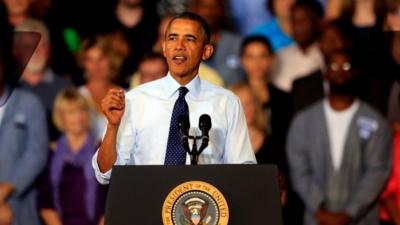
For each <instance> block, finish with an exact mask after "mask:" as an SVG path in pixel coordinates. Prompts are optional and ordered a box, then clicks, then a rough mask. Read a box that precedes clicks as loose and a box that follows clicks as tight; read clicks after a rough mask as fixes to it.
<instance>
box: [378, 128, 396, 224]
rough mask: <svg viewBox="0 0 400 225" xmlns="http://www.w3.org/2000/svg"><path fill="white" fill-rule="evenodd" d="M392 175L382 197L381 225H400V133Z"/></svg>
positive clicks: (394, 153)
mask: <svg viewBox="0 0 400 225" xmlns="http://www.w3.org/2000/svg"><path fill="white" fill-rule="evenodd" d="M392 159H393V160H392V173H391V174H390V177H389V181H388V183H387V184H386V187H385V190H384V191H383V193H382V195H381V211H380V218H381V225H398V224H400V168H399V165H400V132H399V131H397V132H396V133H395V135H394V141H393V157H392Z"/></svg>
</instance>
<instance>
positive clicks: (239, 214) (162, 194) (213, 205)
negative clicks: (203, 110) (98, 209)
mask: <svg viewBox="0 0 400 225" xmlns="http://www.w3.org/2000/svg"><path fill="white" fill-rule="evenodd" d="M228 221H229V222H228ZM105 224H106V225H134V224H140V225H161V224H164V225H186V224H187V225H190V224H199V225H206V224H207V225H214V224H215V225H224V224H229V225H260V224H269V225H282V216H281V206H280V198H279V188H278V173H277V168H276V167H275V166H272V165H198V166H114V168H113V172H112V177H111V182H110V187H109V192H108V196H107V203H106V214H105Z"/></svg>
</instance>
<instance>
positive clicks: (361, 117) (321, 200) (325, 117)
mask: <svg viewBox="0 0 400 225" xmlns="http://www.w3.org/2000/svg"><path fill="white" fill-rule="evenodd" d="M325 76H326V80H327V81H328V82H329V88H330V92H329V94H328V96H327V97H326V98H325V99H323V100H320V101H318V102H317V103H315V104H313V105H311V106H310V107H308V108H306V109H305V110H304V111H301V112H300V113H299V114H298V115H297V116H296V117H295V119H294V121H293V123H292V125H291V128H290V131H289V135H288V140H287V151H288V153H287V155H288V160H289V167H290V171H291V178H292V182H293V186H294V190H295V191H296V192H297V193H298V194H299V196H300V198H301V199H302V200H303V202H304V204H305V216H304V222H305V223H304V224H308V225H313V224H318V225H324V224H326V225H347V224H354V225H361V224H363V225H364V224H366V225H378V224H379V217H378V207H377V206H378V205H377V201H376V200H377V197H378V196H379V193H380V191H381V189H382V187H383V185H384V184H385V181H386V179H387V176H388V174H389V171H390V153H391V130H390V128H389V126H388V125H387V124H386V122H385V120H384V119H383V118H382V117H381V116H380V115H379V113H378V112H376V111H375V110H374V109H372V108H371V107H370V106H368V105H367V104H366V103H364V102H363V101H361V100H359V99H358V98H357V97H356V96H357V95H356V92H357V90H358V75H357V69H356V64H355V61H354V60H353V58H352V55H351V54H350V52H348V51H345V50H339V51H335V52H333V53H331V54H330V56H328V58H327V71H326V74H325Z"/></svg>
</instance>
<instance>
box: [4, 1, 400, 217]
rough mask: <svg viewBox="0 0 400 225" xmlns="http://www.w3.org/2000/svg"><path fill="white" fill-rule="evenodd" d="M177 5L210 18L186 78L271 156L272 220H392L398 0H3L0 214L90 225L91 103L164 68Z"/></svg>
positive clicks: (97, 121) (101, 124)
mask: <svg viewBox="0 0 400 225" xmlns="http://www.w3.org/2000/svg"><path fill="white" fill-rule="evenodd" d="M185 11H190V12H194V13H196V14H198V15H200V16H201V17H202V18H204V19H205V20H206V21H207V23H208V25H209V27H210V29H211V34H210V42H211V44H212V45H213V46H214V53H213V55H212V56H211V58H210V59H208V60H205V61H203V62H202V63H201V65H200V69H199V76H200V77H201V79H203V80H206V81H208V82H210V83H212V84H213V85H216V86H220V87H224V88H226V89H229V90H230V91H232V92H233V93H234V94H236V95H237V96H238V98H239V99H240V102H241V105H242V107H243V109H244V114H245V118H246V123H247V127H248V131H249V132H248V133H249V138H250V141H251V145H252V148H253V150H254V154H255V156H256V158H257V162H258V163H259V164H277V165H278V168H279V170H280V180H283V183H285V185H284V186H282V187H281V188H284V189H285V190H284V191H283V193H285V196H286V197H285V200H283V201H282V209H283V220H284V224H285V225H288V224H290V225H299V224H304V225H313V224H315V225H350V224H354V225H378V224H381V225H400V166H399V163H400V0H254V1H238V0H152V1H148V0H146V1H145V0H115V1H104V2H103V1H93V0H92V1H90V0H86V1H79V2H78V1H73V0H70V1H65V0H53V1H51V0H36V1H32V0H19V1H15V0H3V1H1V2H0V49H1V52H0V225H26V224H30V225H36V224H38V225H39V224H46V225H61V224H62V225H101V224H103V223H104V205H105V199H106V193H107V186H104V185H100V184H99V183H98V182H97V181H96V178H95V172H94V171H93V168H92V165H91V160H92V156H93V154H94V153H95V152H96V150H97V148H98V147H99V144H100V142H101V139H102V137H103V135H104V131H105V128H106V126H107V120H106V117H105V116H104V114H103V112H102V110H101V101H102V99H103V98H104V97H105V96H106V94H107V92H108V91H109V90H110V89H113V88H114V89H115V88H117V89H125V90H126V91H129V90H131V89H133V88H136V87H137V86H139V85H142V84H144V83H147V82H151V81H154V80H157V79H160V78H162V77H164V76H166V75H167V73H168V65H167V62H166V60H165V58H164V56H163V54H164V52H163V48H162V43H163V41H164V38H165V35H164V33H165V31H166V29H167V25H168V23H169V21H170V20H171V19H172V18H173V16H174V15H175V14H177V13H182V12H185ZM38 34H39V35H38ZM11 56H13V57H11ZM11 58H12V59H11ZM210 141H211V142H212V140H210ZM281 183H282V182H281Z"/></svg>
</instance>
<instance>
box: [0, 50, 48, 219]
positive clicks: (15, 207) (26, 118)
mask: <svg viewBox="0 0 400 225" xmlns="http://www.w3.org/2000/svg"><path fill="white" fill-rule="evenodd" d="M0 49H1V51H2V52H0V224H1V225H3V224H6V225H8V224H12V225H39V224H40V220H39V217H38V215H37V209H36V201H35V198H36V195H35V192H34V189H33V184H34V182H35V180H36V178H37V177H38V175H39V174H40V172H41V170H42V169H43V167H44V166H45V163H46V160H47V152H48V140H47V129H46V128H47V126H46V117H45V111H44V107H43V106H42V104H41V103H40V100H39V99H37V98H36V97H35V96H33V95H32V94H29V93H27V92H24V91H21V90H19V89H18V88H16V89H14V88H13V87H12V85H11V84H10V83H9V82H6V78H10V77H6V76H5V75H4V74H6V73H7V74H8V75H10V73H8V72H9V70H8V69H10V68H7V67H6V66H7V65H9V64H7V65H6V63H4V62H5V60H6V58H10V56H11V54H10V52H7V53H5V50H4V49H5V47H4V46H0ZM6 71H8V72H6ZM14 80H15V78H14ZM7 81H8V79H7ZM6 83H7V84H6Z"/></svg>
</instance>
